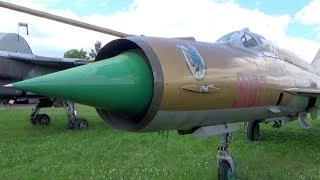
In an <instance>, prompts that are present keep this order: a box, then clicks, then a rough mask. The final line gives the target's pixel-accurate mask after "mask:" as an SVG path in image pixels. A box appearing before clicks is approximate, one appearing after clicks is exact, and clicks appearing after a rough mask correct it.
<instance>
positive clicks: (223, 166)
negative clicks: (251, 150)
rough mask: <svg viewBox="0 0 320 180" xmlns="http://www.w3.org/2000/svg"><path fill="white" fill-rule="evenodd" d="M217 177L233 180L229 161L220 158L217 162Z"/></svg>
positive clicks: (233, 175)
mask: <svg viewBox="0 0 320 180" xmlns="http://www.w3.org/2000/svg"><path fill="white" fill-rule="evenodd" d="M218 179H219V180H235V179H236V177H235V173H234V172H233V170H232V168H231V165H230V163H229V162H228V161H227V160H225V159H222V160H220V162H219V167H218Z"/></svg>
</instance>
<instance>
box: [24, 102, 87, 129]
mask: <svg viewBox="0 0 320 180" xmlns="http://www.w3.org/2000/svg"><path fill="white" fill-rule="evenodd" d="M52 106H53V100H51V99H40V100H39V103H38V104H37V105H36V107H35V109H33V110H32V112H31V115H30V122H31V124H33V125H36V124H39V125H45V126H47V125H49V124H50V117H49V116H48V115H47V114H39V112H40V109H41V108H45V107H52ZM64 107H65V109H66V111H67V113H68V123H67V129H72V130H76V129H87V128H88V121H87V120H85V119H84V118H78V117H77V111H76V108H75V105H74V103H72V102H64Z"/></svg>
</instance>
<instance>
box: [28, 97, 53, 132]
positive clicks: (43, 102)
mask: <svg viewBox="0 0 320 180" xmlns="http://www.w3.org/2000/svg"><path fill="white" fill-rule="evenodd" d="M52 105H53V101H52V100H50V99H40V101H39V102H38V104H37V105H36V107H35V108H34V109H33V110H32V112H31V115H30V122H31V124H32V125H36V124H40V125H45V126H47V125H49V124H50V117H49V116H48V115H47V114H39V111H40V109H41V108H44V107H51V106H52Z"/></svg>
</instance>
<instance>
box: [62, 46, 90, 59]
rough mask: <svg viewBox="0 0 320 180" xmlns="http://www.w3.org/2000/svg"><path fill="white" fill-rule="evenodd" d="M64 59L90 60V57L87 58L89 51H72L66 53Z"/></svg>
mask: <svg viewBox="0 0 320 180" xmlns="http://www.w3.org/2000/svg"><path fill="white" fill-rule="evenodd" d="M63 57H65V58H78V59H82V60H89V57H88V56H87V51H84V50H83V49H81V50H80V51H79V50H78V49H71V50H69V51H67V52H65V53H64V56H63Z"/></svg>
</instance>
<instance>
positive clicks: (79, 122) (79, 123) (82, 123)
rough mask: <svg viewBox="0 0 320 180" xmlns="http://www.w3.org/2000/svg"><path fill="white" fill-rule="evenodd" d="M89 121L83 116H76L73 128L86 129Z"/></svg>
mask: <svg viewBox="0 0 320 180" xmlns="http://www.w3.org/2000/svg"><path fill="white" fill-rule="evenodd" d="M88 126H89V123H88V121H87V120H85V119H84V118H77V119H76V121H75V127H74V128H75V129H79V130H82V129H88Z"/></svg>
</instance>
